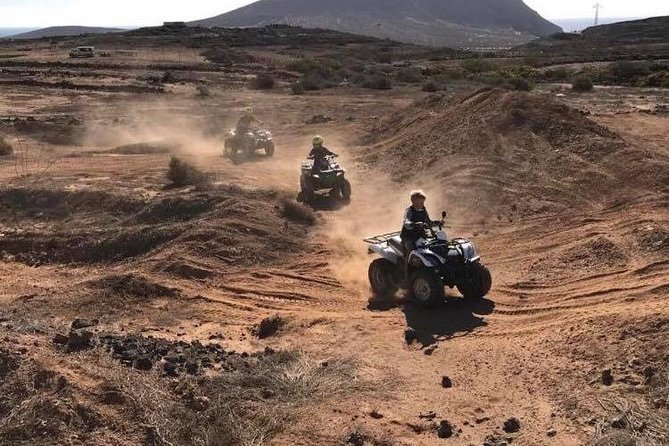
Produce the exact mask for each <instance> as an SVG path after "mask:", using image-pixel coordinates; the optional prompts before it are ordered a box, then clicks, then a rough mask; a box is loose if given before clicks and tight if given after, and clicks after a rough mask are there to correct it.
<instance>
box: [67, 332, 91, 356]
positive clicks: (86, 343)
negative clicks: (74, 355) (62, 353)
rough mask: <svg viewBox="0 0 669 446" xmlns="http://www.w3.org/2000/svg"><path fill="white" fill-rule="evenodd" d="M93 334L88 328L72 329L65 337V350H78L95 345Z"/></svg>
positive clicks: (69, 351)
mask: <svg viewBox="0 0 669 446" xmlns="http://www.w3.org/2000/svg"><path fill="white" fill-rule="evenodd" d="M95 344H96V340H95V334H94V333H93V332H92V331H88V330H72V331H70V334H69V336H68V337H67V351H68V353H71V352H78V351H82V350H88V349H91V348H93V347H95Z"/></svg>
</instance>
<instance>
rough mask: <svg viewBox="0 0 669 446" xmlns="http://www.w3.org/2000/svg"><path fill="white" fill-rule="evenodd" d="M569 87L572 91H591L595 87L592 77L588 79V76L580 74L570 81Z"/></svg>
mask: <svg viewBox="0 0 669 446" xmlns="http://www.w3.org/2000/svg"><path fill="white" fill-rule="evenodd" d="M571 88H572V90H574V91H580V92H585V91H592V89H593V88H595V85H594V84H593V83H592V79H590V77H589V76H586V75H581V76H578V77H576V78H575V79H574V80H573V81H572V83H571Z"/></svg>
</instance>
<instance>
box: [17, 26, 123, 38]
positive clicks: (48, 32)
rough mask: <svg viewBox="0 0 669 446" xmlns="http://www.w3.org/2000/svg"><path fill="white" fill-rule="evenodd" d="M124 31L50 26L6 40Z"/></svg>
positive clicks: (88, 27)
mask: <svg viewBox="0 0 669 446" xmlns="http://www.w3.org/2000/svg"><path fill="white" fill-rule="evenodd" d="M120 31H126V30H124V29H121V28H97V27H90V26H51V27H49V28H42V29H38V30H35V31H30V32H27V33H22V34H15V35H13V36H8V37H7V38H8V39H41V38H43V37H60V36H79V35H81V34H105V33H116V32H120Z"/></svg>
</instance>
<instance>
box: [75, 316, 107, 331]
mask: <svg viewBox="0 0 669 446" xmlns="http://www.w3.org/2000/svg"><path fill="white" fill-rule="evenodd" d="M99 323H100V321H98V320H97V319H93V320H92V321H89V320H88V319H80V318H76V319H75V320H74V321H72V326H71V328H72V330H80V329H82V328H89V327H94V326H96V325H98V324H99Z"/></svg>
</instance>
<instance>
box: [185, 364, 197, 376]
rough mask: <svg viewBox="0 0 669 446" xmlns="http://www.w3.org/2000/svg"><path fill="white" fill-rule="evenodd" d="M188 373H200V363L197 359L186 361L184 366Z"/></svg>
mask: <svg viewBox="0 0 669 446" xmlns="http://www.w3.org/2000/svg"><path fill="white" fill-rule="evenodd" d="M184 367H185V369H186V373H188V374H189V375H198V374H199V373H200V363H199V362H198V361H187V362H186V365H185V366H184Z"/></svg>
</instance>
